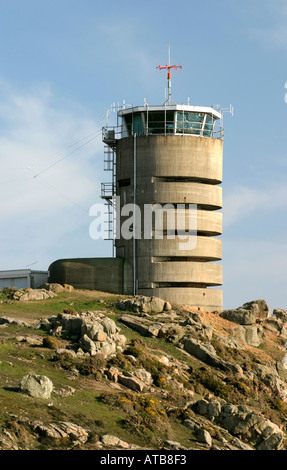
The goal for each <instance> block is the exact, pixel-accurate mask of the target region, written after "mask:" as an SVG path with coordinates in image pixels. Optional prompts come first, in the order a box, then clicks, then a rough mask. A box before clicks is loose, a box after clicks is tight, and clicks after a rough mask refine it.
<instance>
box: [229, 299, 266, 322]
mask: <svg viewBox="0 0 287 470" xmlns="http://www.w3.org/2000/svg"><path fill="white" fill-rule="evenodd" d="M269 316H270V308H269V306H268V305H267V303H266V301H265V300H263V299H260V300H253V301H251V302H246V303H245V304H243V305H242V306H241V307H238V308H235V309H229V310H223V312H222V313H221V317H222V318H225V319H226V320H229V321H232V322H234V323H238V324H239V325H253V324H255V323H256V320H257V319H263V318H268V317H269Z"/></svg>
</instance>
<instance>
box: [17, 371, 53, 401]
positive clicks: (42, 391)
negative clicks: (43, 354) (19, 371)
mask: <svg viewBox="0 0 287 470" xmlns="http://www.w3.org/2000/svg"><path fill="white" fill-rule="evenodd" d="M19 390H20V392H22V393H24V394H26V395H30V396H31V397H34V398H51V393H52V391H53V383H52V381H51V380H50V379H49V378H48V377H46V376H45V375H36V374H28V375H25V377H23V378H22V380H21V382H20V385H19Z"/></svg>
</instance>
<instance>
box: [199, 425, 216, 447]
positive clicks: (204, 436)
mask: <svg viewBox="0 0 287 470" xmlns="http://www.w3.org/2000/svg"><path fill="white" fill-rule="evenodd" d="M196 438H197V440H198V442H202V443H203V444H207V445H208V446H209V447H211V446H212V437H211V435H210V434H209V432H208V431H206V430H205V429H203V428H199V429H198V430H197V432H196Z"/></svg>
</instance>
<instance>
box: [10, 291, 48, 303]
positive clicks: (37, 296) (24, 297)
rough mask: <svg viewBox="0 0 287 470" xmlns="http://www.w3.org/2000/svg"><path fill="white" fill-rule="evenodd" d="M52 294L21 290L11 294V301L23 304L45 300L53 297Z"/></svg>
mask: <svg viewBox="0 0 287 470" xmlns="http://www.w3.org/2000/svg"><path fill="white" fill-rule="evenodd" d="M55 295H56V294H55V293H54V292H52V291H51V292H49V291H47V290H46V289H21V290H17V291H16V292H15V293H14V294H13V300H19V301H20V302H25V301H29V300H46V299H51V298H53V297H55Z"/></svg>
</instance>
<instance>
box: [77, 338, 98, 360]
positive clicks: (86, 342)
mask: <svg viewBox="0 0 287 470" xmlns="http://www.w3.org/2000/svg"><path fill="white" fill-rule="evenodd" d="M80 345H81V348H82V349H83V351H85V352H87V353H89V354H90V355H91V356H95V355H96V354H97V350H98V349H97V347H96V344H95V343H94V341H93V340H91V338H89V337H88V336H87V335H84V336H82V338H81V339H80Z"/></svg>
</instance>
